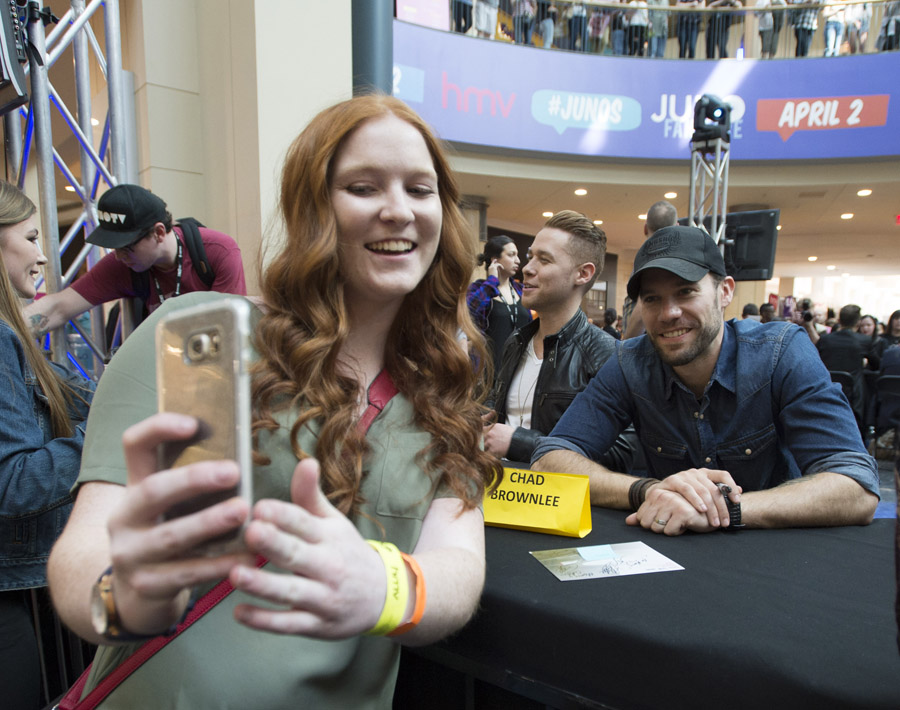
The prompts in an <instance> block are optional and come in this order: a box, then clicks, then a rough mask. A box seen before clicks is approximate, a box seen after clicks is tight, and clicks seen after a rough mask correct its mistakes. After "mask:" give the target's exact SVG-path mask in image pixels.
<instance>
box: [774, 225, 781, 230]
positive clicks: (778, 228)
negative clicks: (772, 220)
mask: <svg viewBox="0 0 900 710" xmlns="http://www.w3.org/2000/svg"><path fill="white" fill-rule="evenodd" d="M775 229H777V230H778V231H779V232H780V231H781V225H780V224H779V225H778V226H777V227H775Z"/></svg>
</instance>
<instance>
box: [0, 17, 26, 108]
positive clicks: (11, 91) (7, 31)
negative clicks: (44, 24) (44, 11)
mask: <svg viewBox="0 0 900 710" xmlns="http://www.w3.org/2000/svg"><path fill="white" fill-rule="evenodd" d="M0 25H3V31H2V32H0V115H3V114H5V113H8V112H10V111H12V110H13V109H15V108H18V107H19V106H21V105H22V104H24V103H26V102H27V101H28V91H27V89H26V87H25V71H24V70H23V69H22V65H23V64H24V63H25V62H27V61H28V55H27V54H26V52H25V31H24V26H23V24H22V18H20V17H19V7H18V3H17V2H16V0H0Z"/></svg>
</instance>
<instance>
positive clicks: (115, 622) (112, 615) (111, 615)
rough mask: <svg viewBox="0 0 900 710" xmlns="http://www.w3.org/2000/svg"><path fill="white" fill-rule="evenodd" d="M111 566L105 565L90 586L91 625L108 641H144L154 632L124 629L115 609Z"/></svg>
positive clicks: (152, 635) (153, 635)
mask: <svg viewBox="0 0 900 710" xmlns="http://www.w3.org/2000/svg"><path fill="white" fill-rule="evenodd" d="M112 571H113V568H112V567H107V568H106V569H105V570H104V571H103V574H101V575H100V577H99V579H98V580H97V581H96V582H94V586H93V587H92V588H91V625H92V626H93V627H94V631H96V632H97V634H98V635H99V636H101V637H102V638H105V639H107V640H108V641H145V640H147V639H151V638H154V637H155V636H156V634H133V633H131V632H129V631H126V630H125V629H124V628H123V626H122V622H121V620H120V619H119V613H118V611H116V600H115V599H114V598H113V590H112Z"/></svg>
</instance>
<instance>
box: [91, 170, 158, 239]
mask: <svg viewBox="0 0 900 710" xmlns="http://www.w3.org/2000/svg"><path fill="white" fill-rule="evenodd" d="M97 213H98V216H99V218H100V223H99V225H98V226H97V228H96V229H95V230H94V231H93V232H91V233H90V235H88V238H87V241H88V242H89V243H90V244H96V245H97V246H101V247H106V248H107V249H121V248H122V247H127V246H128V245H130V244H133V243H134V242H135V241H137V238H138V237H140V236H142V235H143V234H144V233H146V232H147V231H149V230H150V227H152V226H153V225H154V224H156V223H157V222H162V223H164V224H165V222H166V218H167V216H168V213H167V212H166V203H165V202H163V201H162V200H161V199H159V198H158V197H157V196H156V195H154V194H153V193H152V192H150V190H147V189H145V188H143V187H141V186H140V185H116V186H115V187H113V188H110V189H109V190H107V191H106V192H104V193H103V195H102V196H101V197H100V200H99V202H97Z"/></svg>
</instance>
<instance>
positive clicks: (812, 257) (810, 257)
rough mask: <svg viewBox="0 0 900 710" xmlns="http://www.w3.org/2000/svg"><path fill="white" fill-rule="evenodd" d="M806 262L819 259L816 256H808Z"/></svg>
mask: <svg viewBox="0 0 900 710" xmlns="http://www.w3.org/2000/svg"><path fill="white" fill-rule="evenodd" d="M806 259H807V261H818V259H819V257H817V256H808V257H806Z"/></svg>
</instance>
